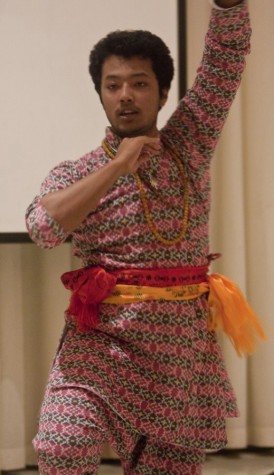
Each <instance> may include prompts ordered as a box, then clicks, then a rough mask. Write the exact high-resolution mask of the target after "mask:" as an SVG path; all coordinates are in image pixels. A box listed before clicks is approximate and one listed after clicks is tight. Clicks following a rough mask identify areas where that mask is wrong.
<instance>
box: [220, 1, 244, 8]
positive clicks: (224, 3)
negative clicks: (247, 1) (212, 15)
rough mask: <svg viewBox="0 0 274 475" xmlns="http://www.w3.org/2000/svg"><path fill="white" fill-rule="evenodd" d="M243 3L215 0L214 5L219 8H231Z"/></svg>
mask: <svg viewBox="0 0 274 475" xmlns="http://www.w3.org/2000/svg"><path fill="white" fill-rule="evenodd" d="M240 3H243V0H215V4H216V5H217V6H218V7H220V8H232V7H235V6H236V5H240Z"/></svg>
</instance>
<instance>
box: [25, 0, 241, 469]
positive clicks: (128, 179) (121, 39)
mask: <svg viewBox="0 0 274 475" xmlns="http://www.w3.org/2000/svg"><path fill="white" fill-rule="evenodd" d="M249 39H250V25H249V16H248V9H247V4H246V2H245V1H240V0H239V1H237V0H222V1H221V0H220V1H218V2H217V5H215V8H213V11H212V16H211V21H210V28H209V31H208V34H207V37H206V48H205V52H204V56H203V61H202V63H201V65H200V68H199V70H198V74H197V78H196V80H195V83H194V85H193V87H192V89H190V90H189V91H188V92H187V94H186V96H185V97H184V98H183V100H182V101H181V102H180V103H179V105H178V108H177V109H176V111H175V112H174V114H173V115H172V116H171V118H170V120H169V121H168V123H167V124H166V126H165V127H164V128H163V129H162V130H160V131H159V130H158V128H157V116H158V112H159V110H160V109H161V108H162V107H163V106H164V104H165V102H166V101H167V98H168V92H169V88H170V83H171V80H172V77H173V63H172V59H171V58H170V55H169V51H168V49H167V47H166V45H164V43H163V42H162V40H160V39H159V38H158V37H156V36H155V35H152V34H151V33H149V32H144V31H130V32H127V31H125V32H114V33H111V34H109V35H108V36H107V37H106V38H103V39H102V40H101V41H100V42H99V43H98V44H97V45H96V46H95V47H94V49H93V50H92V52H91V55H90V74H91V76H92V79H93V81H94V84H95V88H96V90H97V92H98V93H99V96H100V100H101V103H102V106H103V108H104V110H105V113H106V116H107V118H108V120H109V122H110V127H109V128H108V129H107V131H106V137H105V139H104V140H103V143H102V145H101V146H100V147H98V149H97V150H95V151H94V152H91V153H88V154H87V155H86V156H85V157H83V158H81V159H80V160H77V161H75V162H69V161H67V162H63V163H61V164H60V165H59V166H57V167H56V168H55V169H53V170H52V171H51V172H50V174H49V175H48V177H47V178H46V179H45V181H44V182H43V184H42V187H41V192H40V195H39V196H37V197H36V198H35V199H34V201H33V202H32V204H31V205H30V206H29V208H28V211H27V226H28V230H29V233H30V236H31V237H32V239H33V240H34V241H35V242H37V243H38V244H39V245H41V246H44V247H53V246H56V245H58V244H60V243H62V242H64V241H65V240H66V238H67V236H68V235H69V234H71V235H72V243H73V252H74V254H75V255H77V256H78V257H80V258H81V259H82V262H83V268H82V269H79V270H77V271H72V272H67V273H66V274H64V275H63V276H62V281H63V283H64V285H65V286H66V288H68V289H70V290H71V291H72V298H71V301H70V305H69V308H68V310H67V311H66V326H65V331H64V334H63V337H62V339H61V343H60V346H59V348H58V352H57V355H56V358H55V361H54V364H53V367H52V371H51V374H50V378H49V383H48V387H47V391H46V395H45V399H44V403H43V406H42V411H41V418H40V426H39V432H38V435H37V436H36V438H35V441H34V446H35V449H36V451H37V454H38V463H39V468H40V471H41V473H42V474H43V475H52V474H58V475H59V474H60V475H70V474H79V475H80V474H96V473H97V470H98V465H99V462H100V454H101V451H102V447H103V445H104V444H105V443H106V442H108V443H109V444H110V445H111V446H112V448H113V449H114V450H115V451H116V453H117V454H118V456H119V457H120V459H121V462H122V465H123V468H124V473H125V474H128V475H129V474H130V475H141V474H155V475H157V474H159V475H168V474H169V475H171V474H172V475H179V474H184V475H187V474H194V475H195V474H200V473H201V470H202V464H203V461H204V452H205V450H206V449H220V448H222V447H224V446H225V444H226V434H225V418H226V417H235V416H237V414H238V411H237V407H236V401H235V396H234V393H233V390H232V388H231V385H230V382H229V379H228V376H227V373H226V371H225V369H224V364H223V358H222V354H221V350H220V348H219V345H218V343H217V340H216V335H215V332H214V331H211V330H210V331H209V327H208V324H209V323H208V321H207V316H208V290H209V287H208V277H207V271H208V264H209V263H210V261H211V259H212V258H213V257H212V256H210V255H209V243H208V217H209V207H210V203H209V193H210V170H209V167H210V158H211V157H212V155H213V152H214V149H215V146H216V143H217V141H218V138H219V136H220V132H221V130H222V127H223V124H224V121H225V118H226V117H227V113H228V110H229V107H230V105H231V103H232V100H233V98H234V96H235V93H236V90H237V89H238V87H239V84H240V79H241V74H242V72H243V69H244V64H245V61H244V55H245V54H247V53H248V52H249Z"/></svg>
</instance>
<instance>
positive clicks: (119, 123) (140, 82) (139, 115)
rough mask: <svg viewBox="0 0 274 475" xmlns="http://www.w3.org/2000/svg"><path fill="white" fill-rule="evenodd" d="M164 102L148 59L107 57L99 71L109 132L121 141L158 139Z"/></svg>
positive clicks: (165, 95)
mask: <svg viewBox="0 0 274 475" xmlns="http://www.w3.org/2000/svg"><path fill="white" fill-rule="evenodd" d="M166 100H167V91H164V93H163V97H160V91H159V85H158V81H157V78H156V75H155V73H154V72H153V69H152V65H151V61H150V59H143V58H139V57H135V56H134V57H132V58H123V57H121V56H115V55H113V56H109V57H108V58H107V59H106V60H105V62H104V64H103V67H102V81H101V101H102V104H103V107H104V110H105V113H106V116H107V118H108V120H109V122H110V124H111V126H112V129H113V130H114V132H115V133H116V134H118V135H119V136H120V137H136V136H138V135H147V136H150V137H154V136H156V135H157V117H158V112H159V110H160V108H161V107H162V106H163V105H164V104H165V102H166Z"/></svg>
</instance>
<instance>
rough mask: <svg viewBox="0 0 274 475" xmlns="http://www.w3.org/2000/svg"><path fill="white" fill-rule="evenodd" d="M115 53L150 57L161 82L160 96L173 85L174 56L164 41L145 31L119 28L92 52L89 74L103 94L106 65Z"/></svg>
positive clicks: (124, 55) (99, 92)
mask: <svg viewBox="0 0 274 475" xmlns="http://www.w3.org/2000/svg"><path fill="white" fill-rule="evenodd" d="M112 55H116V56H122V57H123V58H132V57H133V56H139V57H141V58H144V59H150V60H151V64H152V69H153V71H154V73H155V75H156V78H157V81H158V84H159V91H160V95H161V96H162V94H163V90H164V89H167V90H168V89H169V88H170V84H171V81H172V79H173V76H174V66H173V59H172V57H171V55H170V51H169V49H168V47H167V46H166V44H165V43H164V42H163V40H162V39H161V38H159V37H158V36H156V35H154V34H153V33H150V32H149V31H145V30H117V31H113V32H112V33H109V34H108V35H107V36H106V37H104V38H102V39H101V40H100V41H99V42H98V43H97V44H96V45H95V46H94V47H93V49H92V50H91V52H90V56H89V74H90V76H91V78H92V80H93V82H94V86H95V90H96V91H97V92H98V94H99V96H101V79H102V66H103V63H104V61H105V60H106V59H107V58H108V57H109V56H112Z"/></svg>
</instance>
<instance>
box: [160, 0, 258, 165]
mask: <svg viewBox="0 0 274 475" xmlns="http://www.w3.org/2000/svg"><path fill="white" fill-rule="evenodd" d="M250 35H251V28H250V21H249V13H248V8H247V4H246V2H243V3H242V4H239V5H238V6H236V7H234V8H231V9H228V10H217V9H213V10H212V12H211V17H210V24H209V29H208V32H207V35H206V38H205V49H204V53H203V58H202V61H201V64H200V66H199V68H198V70H197V75H196V79H195V81H194V84H193V87H192V88H191V89H189V90H188V91H187V93H186V95H185V97H184V98H183V99H182V100H181V101H180V103H179V107H178V108H177V110H176V111H175V112H174V114H173V115H172V116H171V118H170V120H169V121H168V123H167V125H166V126H165V128H164V129H163V131H162V132H163V134H164V135H165V138H166V141H167V142H169V143H170V144H171V145H173V146H175V147H176V146H177V148H178V147H179V146H180V152H181V156H182V159H183V160H185V161H186V162H188V165H189V166H191V167H193V168H194V169H196V170H197V169H199V168H200V167H201V166H203V165H204V166H206V165H208V164H209V159H210V158H211V156H212V154H213V152H214V149H215V147H216V144H217V142H218V139H219V136H220V133H221V130H222V128H223V125H224V122H225V120H226V118H227V115H228V111H229V109H230V106H231V104H232V101H233V99H234V97H235V94H236V92H237V89H238V87H239V85H240V81H241V76H242V73H243V70H244V67H245V55H246V54H248V53H249V51H250Z"/></svg>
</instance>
